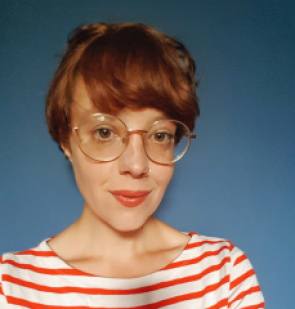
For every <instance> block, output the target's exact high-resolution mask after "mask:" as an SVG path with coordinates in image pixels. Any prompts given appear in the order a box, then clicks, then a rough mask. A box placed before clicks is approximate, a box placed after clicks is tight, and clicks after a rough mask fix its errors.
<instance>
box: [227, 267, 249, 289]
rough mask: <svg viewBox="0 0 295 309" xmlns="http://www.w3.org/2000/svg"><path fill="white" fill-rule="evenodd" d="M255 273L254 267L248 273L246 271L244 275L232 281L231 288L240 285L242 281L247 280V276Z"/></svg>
mask: <svg viewBox="0 0 295 309" xmlns="http://www.w3.org/2000/svg"><path fill="white" fill-rule="evenodd" d="M253 275H255V272H254V269H250V270H248V271H247V272H246V273H244V274H243V275H242V276H240V277H238V278H236V279H235V280H233V281H232V282H231V283H230V289H231V290H232V289H233V288H235V287H236V286H237V285H239V284H240V283H241V282H243V281H245V280H246V279H247V278H249V277H252V276H253Z"/></svg>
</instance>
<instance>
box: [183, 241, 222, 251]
mask: <svg viewBox="0 0 295 309" xmlns="http://www.w3.org/2000/svg"><path fill="white" fill-rule="evenodd" d="M221 242H227V241H225V240H218V241H213V240H204V241H201V242H194V243H191V244H188V245H187V246H186V247H185V250H187V249H192V248H197V247H201V246H203V245H205V244H208V245H215V244H218V243H221Z"/></svg>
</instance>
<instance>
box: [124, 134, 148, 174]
mask: <svg viewBox="0 0 295 309" xmlns="http://www.w3.org/2000/svg"><path fill="white" fill-rule="evenodd" d="M143 133H144V131H140V130H138V131H130V132H129V140H128V145H127V147H126V149H125V151H124V153H123V154H122V155H121V156H120V158H119V169H120V173H121V174H129V175H131V176H132V177H133V178H143V177H145V176H146V175H147V174H148V172H149V159H148V157H147V155H146V152H145V148H144V141H143V138H144V137H143Z"/></svg>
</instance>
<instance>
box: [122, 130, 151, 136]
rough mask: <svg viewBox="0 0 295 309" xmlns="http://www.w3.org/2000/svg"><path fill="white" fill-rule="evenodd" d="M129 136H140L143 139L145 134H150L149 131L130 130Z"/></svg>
mask: <svg viewBox="0 0 295 309" xmlns="http://www.w3.org/2000/svg"><path fill="white" fill-rule="evenodd" d="M127 132H128V135H129V136H130V135H133V134H139V135H141V136H142V137H143V135H144V134H146V133H148V131H147V130H128V131H127Z"/></svg>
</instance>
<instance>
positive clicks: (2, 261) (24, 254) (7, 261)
mask: <svg viewBox="0 0 295 309" xmlns="http://www.w3.org/2000/svg"><path fill="white" fill-rule="evenodd" d="M50 257H52V258H56V254H55V253H54V252H53V251H51V250H50V248H49V247H48V246H47V243H46V240H44V241H42V242H41V243H40V244H39V245H38V246H36V247H34V248H31V249H29V250H25V251H21V252H8V253H4V254H3V255H2V256H1V257H0V284H1V287H2V294H3V293H4V291H3V289H5V286H6V284H7V283H9V282H10V283H12V281H15V280H18V279H19V278H20V275H21V274H25V273H27V272H28V271H34V270H36V269H42V268H45V267H46V263H47V261H48V259H50Z"/></svg>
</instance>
